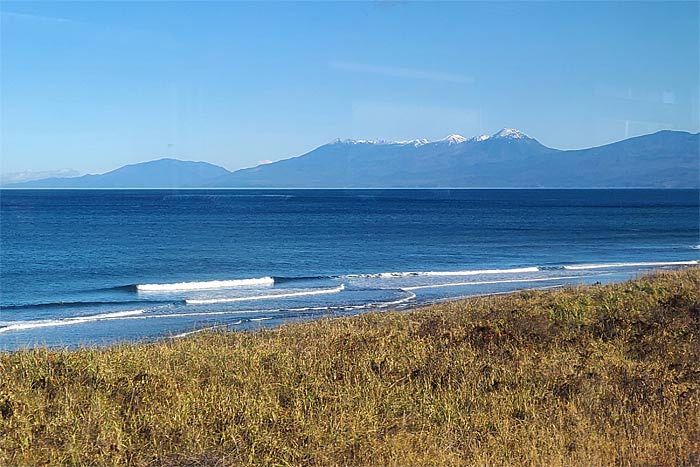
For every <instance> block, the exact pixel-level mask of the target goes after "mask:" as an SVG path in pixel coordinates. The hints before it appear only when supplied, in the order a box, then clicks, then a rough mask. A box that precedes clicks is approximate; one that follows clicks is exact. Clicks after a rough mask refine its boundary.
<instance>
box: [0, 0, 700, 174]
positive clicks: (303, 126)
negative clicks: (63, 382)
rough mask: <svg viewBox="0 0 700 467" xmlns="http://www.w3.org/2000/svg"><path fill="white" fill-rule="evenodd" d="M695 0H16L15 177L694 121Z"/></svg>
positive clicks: (10, 157) (2, 107)
mask: <svg viewBox="0 0 700 467" xmlns="http://www.w3.org/2000/svg"><path fill="white" fill-rule="evenodd" d="M698 5H699V3H698V2H687V3H668V2H662V3H655V2H644V3H633V2H620V3H611V2H596V3H592V2H586V3H559V2H557V3H555V2H542V3H529V2H520V3H503V2H496V3H474V2H470V3H457V2H450V3H434V2H429V3H428V2H426V3H409V2H371V3H359V2H352V3H295V2H287V3H239V2H223V1H222V2H211V3H209V2H199V1H198V2H182V1H177V2H161V1H142V2H126V1H119V2H114V3H109V2H74V3H61V2H48V3H32V2H24V1H23V2H11V1H3V2H2V3H0V9H1V20H2V23H1V26H2V28H1V39H2V42H1V59H0V60H1V65H2V69H1V79H2V81H1V83H2V84H1V92H2V95H1V96H0V111H1V115H0V116H1V117H2V121H1V122H0V125H1V126H0V129H1V135H0V136H1V137H2V140H1V143H0V144H1V146H0V149H1V151H2V159H1V163H2V166H1V167H0V170H1V171H2V172H15V171H23V170H34V171H39V170H54V169H59V168H72V169H77V170H79V171H81V172H84V173H89V172H92V173H94V172H104V171H107V170H110V169H113V168H116V167H118V166H121V165H124V164H127V163H133V162H140V161H145V160H150V159H155V158H160V157H164V156H170V157H177V158H181V159H190V160H206V161H209V162H212V163H216V164H220V165H223V166H224V167H226V168H229V169H236V168H240V167H246V166H251V165H255V164H257V163H258V162H259V161H264V160H277V159H282V158H287V157H291V156H295V155H299V154H302V153H305V152H307V151H309V150H311V149H313V148H314V147H317V146H319V145H322V144H324V143H326V142H329V141H331V140H333V139H334V138H338V137H339V138H367V139H369V138H377V139H397V140H403V139H414V138H428V139H438V138H441V137H444V136H445V135H447V134H450V133H460V134H462V135H464V136H467V137H468V136H473V135H476V134H480V133H494V132H496V131H497V130H499V129H500V128H502V127H510V128H517V129H520V130H522V131H524V132H526V133H528V134H529V135H530V136H532V137H535V138H537V139H538V140H540V141H541V142H542V143H543V144H546V145H548V146H551V147H555V148H580V147H589V146H594V145H600V144H605V143H608V142H612V141H616V140H620V139H624V138H625V137H629V136H634V135H639V134H645V133H651V132H654V131H658V130H661V129H676V130H685V131H691V132H697V131H699V129H700V122H699V116H698V100H699V99H698V93H699V86H700V84H699V83H700V77H699V74H700V58H699V57H700V50H699V49H700V45H699V44H700V37H699V32H698V31H699V29H700V20H699V15H700V12H699V7H698Z"/></svg>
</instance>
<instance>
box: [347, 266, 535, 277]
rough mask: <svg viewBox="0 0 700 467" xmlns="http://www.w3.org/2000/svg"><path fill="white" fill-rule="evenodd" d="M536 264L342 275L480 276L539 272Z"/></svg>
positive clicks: (349, 275)
mask: <svg viewBox="0 0 700 467" xmlns="http://www.w3.org/2000/svg"><path fill="white" fill-rule="evenodd" d="M539 270H540V269H539V268H538V267H536V266H529V267H523V268H509V269H470V270H464V271H406V272H379V273H374V274H348V275H345V276H341V277H348V278H379V279H390V278H393V277H413V276H478V275H482V274H518V273H527V272H538V271H539Z"/></svg>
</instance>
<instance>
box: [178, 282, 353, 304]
mask: <svg viewBox="0 0 700 467" xmlns="http://www.w3.org/2000/svg"><path fill="white" fill-rule="evenodd" d="M343 290H345V285H344V284H340V285H339V286H338V287H331V288H327V289H312V290H305V291H302V292H290V293H278V294H269V295H254V296H252V297H232V298H206V299H188V300H185V303H186V304H188V305H210V304H214V303H234V302H247V301H251V300H274V299H277V298H289V297H305V296H308V295H325V294H333V293H338V292H342V291H343Z"/></svg>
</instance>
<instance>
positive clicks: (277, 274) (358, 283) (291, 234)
mask: <svg viewBox="0 0 700 467" xmlns="http://www.w3.org/2000/svg"><path fill="white" fill-rule="evenodd" d="M699 195H700V192H698V191H697V190H267V191H266V190H213V191H203V190H191V191H163V190H123V191H122V190H104V191H100V190H94V191H93V190H87V191H78V190H76V191H73V190H63V191H50V190H37V191H29V190H27V191H24V190H22V191H20V190H4V191H0V268H1V269H0V349H15V348H18V347H24V346H32V345H35V344H46V345H52V346H54V345H67V346H75V345H80V344H89V345H91V344H106V343H111V342H115V341H122V340H138V339H153V338H164V337H165V338H168V337H174V336H180V335H184V334H186V333H190V332H193V331H197V330H200V329H204V328H210V327H215V326H217V327H221V328H222V329H223V328H228V329H234V330H235V329H251V328H257V327H260V326H268V325H278V324H280V323H283V322H285V321H289V320H298V319H313V318H317V317H322V316H343V315H348V314H354V313H358V312H363V311H367V310H386V309H395V308H405V307H410V306H415V305H417V304H421V303H427V302H433V301H437V300H444V299H449V298H455V297H462V296H468V295H475V294H484V293H499V292H508V291H512V290H515V289H525V288H549V287H559V286H563V285H566V284H579V283H594V282H598V281H599V282H609V281H619V280H624V279H626V278H629V277H633V276H635V275H638V274H640V273H641V272H643V271H646V270H649V269H654V268H672V267H679V266H680V265H681V263H688V262H697V261H698V260H699V259H700V204H699Z"/></svg>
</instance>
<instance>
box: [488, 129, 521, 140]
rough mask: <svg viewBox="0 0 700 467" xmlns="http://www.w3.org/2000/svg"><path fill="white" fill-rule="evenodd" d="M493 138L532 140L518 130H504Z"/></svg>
mask: <svg viewBox="0 0 700 467" xmlns="http://www.w3.org/2000/svg"><path fill="white" fill-rule="evenodd" d="M492 138H508V139H523V138H528V139H529V138H530V137H529V136H528V135H526V134H525V133H523V132H522V131H519V130H516V129H514V128H503V129H502V130H501V131H499V132H498V133H496V134H494V135H493V136H492Z"/></svg>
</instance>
